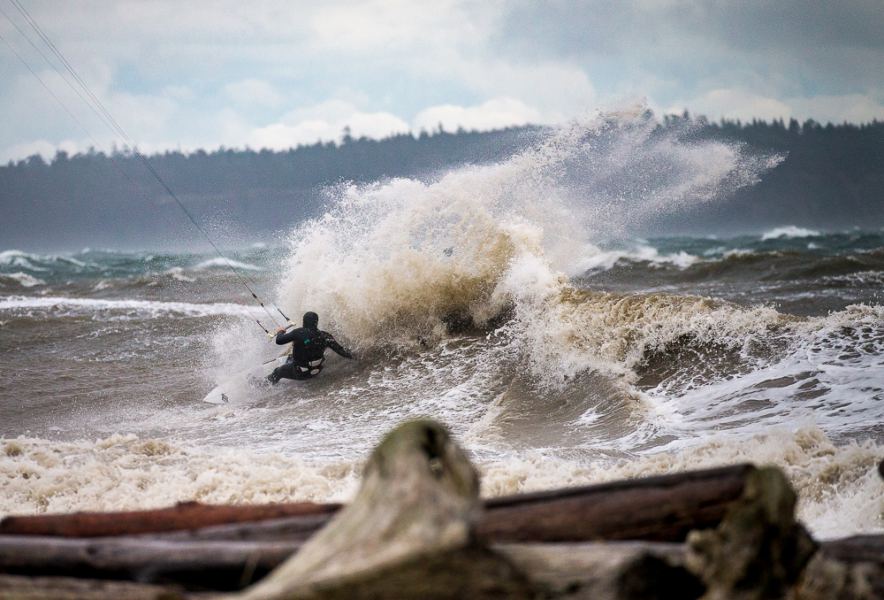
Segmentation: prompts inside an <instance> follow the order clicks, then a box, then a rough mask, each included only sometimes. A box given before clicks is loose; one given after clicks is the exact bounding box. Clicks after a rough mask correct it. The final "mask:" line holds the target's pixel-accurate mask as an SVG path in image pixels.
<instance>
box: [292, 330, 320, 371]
mask: <svg viewBox="0 0 884 600" xmlns="http://www.w3.org/2000/svg"><path fill="white" fill-rule="evenodd" d="M292 362H293V363H294V367H295V368H296V369H297V370H298V372H299V373H301V375H306V376H309V377H313V376H315V375H319V372H320V371H322V363H323V362H325V344H324V339H323V337H322V334H321V333H320V332H318V331H309V330H305V329H304V328H301V329H299V330H298V331H297V335H296V337H295V339H294V340H293V341H292Z"/></svg>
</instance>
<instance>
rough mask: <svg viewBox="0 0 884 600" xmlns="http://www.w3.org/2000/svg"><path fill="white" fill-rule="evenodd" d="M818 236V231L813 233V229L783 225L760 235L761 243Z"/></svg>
mask: <svg viewBox="0 0 884 600" xmlns="http://www.w3.org/2000/svg"><path fill="white" fill-rule="evenodd" d="M819 234H820V232H819V231H814V230H813V229H805V228H804V227H796V226H795V225H785V226H783V227H775V228H773V229H771V230H769V231H766V232H764V233H763V234H762V235H761V241H766V240H776V239H779V238H804V237H815V236H818V235H819Z"/></svg>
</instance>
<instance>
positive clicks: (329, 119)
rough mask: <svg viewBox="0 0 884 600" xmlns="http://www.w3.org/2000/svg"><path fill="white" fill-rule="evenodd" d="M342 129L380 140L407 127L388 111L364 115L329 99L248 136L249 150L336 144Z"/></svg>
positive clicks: (354, 108) (404, 130) (406, 130)
mask: <svg viewBox="0 0 884 600" xmlns="http://www.w3.org/2000/svg"><path fill="white" fill-rule="evenodd" d="M344 127H349V128H350V133H351V135H352V136H353V137H356V138H359V137H363V136H365V137H368V138H374V139H380V138H384V137H388V136H390V135H392V134H396V133H406V132H408V131H409V127H408V124H407V123H406V122H405V121H403V120H402V119H400V118H399V117H397V116H396V115H393V114H391V113H388V112H365V111H362V110H359V109H358V108H356V107H355V106H354V105H352V104H350V103H348V102H344V101H342V100H330V101H328V102H323V103H321V104H317V105H314V106H310V107H307V108H301V109H298V110H294V111H291V112H289V113H288V114H286V115H285V117H283V119H282V121H280V122H278V123H272V124H270V125H267V126H264V127H259V128H257V129H254V130H253V131H251V133H250V134H249V135H248V140H247V144H248V145H249V146H250V147H252V148H270V149H273V150H283V149H286V148H291V147H292V146H297V145H299V144H313V143H315V142H317V141H336V140H339V139H340V138H341V135H342V132H343V130H344Z"/></svg>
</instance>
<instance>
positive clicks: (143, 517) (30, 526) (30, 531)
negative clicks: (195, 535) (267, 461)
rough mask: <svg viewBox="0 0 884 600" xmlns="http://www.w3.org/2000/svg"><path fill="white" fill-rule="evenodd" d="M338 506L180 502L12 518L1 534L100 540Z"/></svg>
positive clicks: (308, 513) (325, 512)
mask: <svg viewBox="0 0 884 600" xmlns="http://www.w3.org/2000/svg"><path fill="white" fill-rule="evenodd" d="M339 508H340V505H339V504H315V503H313V502H299V503H289V504H263V505H255V506H224V505H210V504H200V503H198V502H182V503H180V504H177V505H175V506H172V507H169V508H160V509H156V510H136V511H126V512H114V513H97V512H80V513H73V514H65V515H37V516H11V517H6V518H5V519H3V520H2V521H0V535H44V536H47V535H51V536H62V537H101V536H115V535H137V534H140V533H158V532H163V531H177V530H184V529H199V528H201V527H209V526H212V525H220V524H230V523H243V522H250V523H251V522H255V521H262V520H267V519H279V518H281V517H295V516H297V517H301V516H304V517H311V516H316V515H329V514H331V513H334V512H335V511H337V510H338V509H339Z"/></svg>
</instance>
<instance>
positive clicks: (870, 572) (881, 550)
mask: <svg viewBox="0 0 884 600" xmlns="http://www.w3.org/2000/svg"><path fill="white" fill-rule="evenodd" d="M796 595H797V597H798V598H801V600H827V599H829V598H838V599H839V600H876V599H879V598H884V535H859V536H855V537H849V538H844V539H840V540H831V541H828V542H823V543H822V544H821V548H820V552H818V553H817V555H816V556H814V558H813V560H812V561H811V562H810V564H809V565H807V568H806V569H805V572H804V574H803V576H802V579H801V582H800V584H799V586H798V593H797V594H796Z"/></svg>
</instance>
